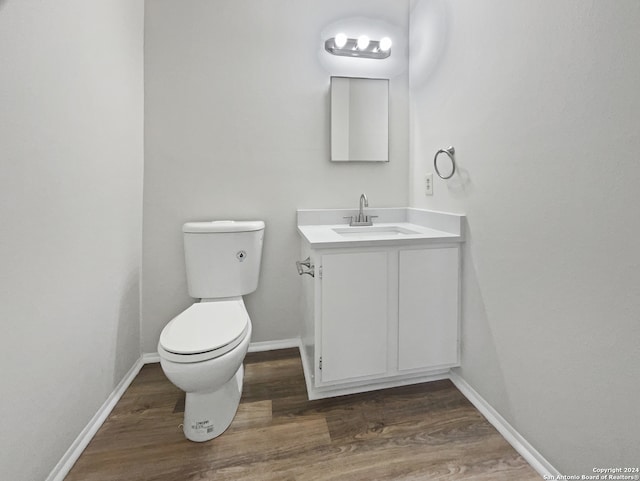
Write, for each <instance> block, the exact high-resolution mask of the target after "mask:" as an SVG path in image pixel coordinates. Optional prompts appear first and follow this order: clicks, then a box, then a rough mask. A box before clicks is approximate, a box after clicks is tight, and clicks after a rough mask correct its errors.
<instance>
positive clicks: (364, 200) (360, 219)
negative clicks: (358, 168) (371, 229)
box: [357, 194, 369, 222]
mask: <svg viewBox="0 0 640 481" xmlns="http://www.w3.org/2000/svg"><path fill="white" fill-rule="evenodd" d="M365 207H369V199H368V198H367V194H361V195H360V210H359V211H358V220H357V221H358V222H364V221H365V217H366V216H365V215H364V208H365Z"/></svg>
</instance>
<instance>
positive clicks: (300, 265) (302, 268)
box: [296, 257, 315, 277]
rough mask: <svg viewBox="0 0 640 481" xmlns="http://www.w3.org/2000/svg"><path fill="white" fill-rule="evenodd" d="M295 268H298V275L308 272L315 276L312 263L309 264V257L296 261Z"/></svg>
mask: <svg viewBox="0 0 640 481" xmlns="http://www.w3.org/2000/svg"><path fill="white" fill-rule="evenodd" d="M305 268H306V269H305ZM296 269H298V275H299V276H301V275H302V274H308V275H310V276H311V277H315V275H314V272H313V265H312V264H311V258H310V257H307V258H306V259H305V260H303V261H296Z"/></svg>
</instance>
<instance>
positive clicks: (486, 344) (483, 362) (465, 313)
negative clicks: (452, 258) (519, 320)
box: [455, 217, 512, 420]
mask: <svg viewBox="0 0 640 481" xmlns="http://www.w3.org/2000/svg"><path fill="white" fill-rule="evenodd" d="M464 229H465V243H464V244H463V250H462V292H463V297H462V326H461V331H462V350H461V367H459V368H456V369H455V370H456V372H457V373H458V374H459V375H460V376H461V377H462V378H463V379H464V380H465V381H466V382H468V383H469V384H470V385H471V386H472V387H473V388H474V389H476V386H479V385H492V386H493V388H494V389H493V393H494V395H495V393H497V396H496V398H495V399H487V401H488V402H489V403H490V404H491V405H492V406H494V407H496V408H497V409H498V411H499V412H500V413H501V414H502V416H503V417H505V418H506V419H508V420H510V419H512V413H511V401H510V400H509V398H508V394H507V391H506V389H505V379H504V373H503V370H502V367H501V366H502V363H501V360H500V356H499V353H498V350H497V348H496V341H495V339H494V337H493V331H492V329H491V322H490V319H489V316H488V315H487V308H486V305H485V301H484V296H483V294H482V277H481V273H479V272H478V267H477V265H476V262H475V257H474V254H473V246H474V242H473V232H472V229H471V226H470V225H469V218H468V217H467V218H466V219H465V226H464ZM487 377H488V378H490V380H489V382H488V383H487V381H486V380H482V378H487ZM479 380H480V382H479ZM479 394H480V395H482V396H484V395H486V393H483V392H479Z"/></svg>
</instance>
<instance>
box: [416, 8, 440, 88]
mask: <svg viewBox="0 0 640 481" xmlns="http://www.w3.org/2000/svg"><path fill="white" fill-rule="evenodd" d="M410 18H411V19H412V20H411V33H410V39H409V43H410V45H411V50H410V52H409V57H410V61H409V65H410V66H411V67H410V68H411V72H410V78H411V80H410V82H411V86H412V88H417V87H421V86H423V85H424V84H426V83H427V82H428V80H429V78H430V77H431V75H432V74H433V72H435V71H437V69H438V65H439V64H440V62H441V61H442V58H443V57H444V52H445V48H446V46H447V44H448V41H447V38H448V34H449V24H450V15H449V7H447V2H446V1H445V0H419V1H418V2H416V3H415V6H414V8H413V10H412V11H411V13H410Z"/></svg>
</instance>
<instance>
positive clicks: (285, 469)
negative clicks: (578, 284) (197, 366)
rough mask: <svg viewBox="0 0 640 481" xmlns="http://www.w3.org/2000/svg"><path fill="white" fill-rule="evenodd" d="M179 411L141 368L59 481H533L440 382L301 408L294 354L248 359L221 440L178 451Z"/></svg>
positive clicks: (161, 379) (168, 392)
mask: <svg viewBox="0 0 640 481" xmlns="http://www.w3.org/2000/svg"><path fill="white" fill-rule="evenodd" d="M183 411H184V394H183V393H182V392H181V391H180V390H179V389H177V388H176V387H174V386H173V385H172V384H171V383H170V382H169V381H168V380H167V379H166V378H165V376H164V374H163V373H162V369H161V368H160V365H159V364H149V365H146V366H144V367H143V368H142V370H141V371H140V374H138V376H137V377H136V379H135V380H134V382H133V383H132V384H131V386H130V387H129V389H128V390H127V392H126V393H125V394H124V396H123V397H122V399H121V400H120V402H119V403H118V404H117V406H116V407H115V409H114V410H113V412H112V413H111V414H110V415H109V417H108V419H107V420H106V422H105V423H104V425H103V426H102V427H101V428H100V430H99V431H98V433H97V434H96V436H95V437H94V439H93V440H92V441H91V443H90V444H89V446H87V449H86V450H85V452H84V453H83V454H82V456H80V459H79V460H78V462H77V463H76V465H75V466H74V467H73V469H72V470H71V472H70V473H69V475H68V476H67V477H66V478H65V479H66V481H80V480H82V481H93V480H100V481H109V480H127V481H136V480H145V481H196V480H200V481H202V480H259V481H270V480H274V481H275V480H278V481H294V480H295V481H302V480H304V481H307V480H308V481H315V480H323V481H325V480H349V481H350V480H363V481H364V480H366V481H371V480H459V479H472V480H492V481H494V480H495V481H500V480H510V481H511V480H534V479H535V480H539V479H541V478H540V477H539V476H538V475H537V474H536V472H535V471H534V470H533V469H532V468H531V467H530V466H529V465H528V464H527V463H526V461H524V460H523V459H522V457H520V455H518V454H517V453H516V451H515V450H514V449H513V448H512V447H511V446H510V445H509V444H508V443H507V442H506V441H505V440H504V439H503V438H502V436H500V434H499V433H498V432H497V431H496V430H495V429H494V428H493V427H492V426H491V425H490V424H489V423H488V422H487V421H486V420H485V419H484V418H483V417H482V415H481V414H480V413H479V412H478V411H477V410H476V409H475V408H474V407H473V406H472V405H471V404H470V403H469V401H467V400H466V398H465V397H464V396H463V395H462V394H460V392H459V391H458V390H457V389H456V388H455V387H454V386H453V384H451V382H449V381H437V382H433V383H428V384H419V385H414V386H407V387H401V388H394V389H386V390H383V391H375V392H371V393H365V394H355V395H350V396H342V397H337V398H332V399H324V400H318V401H308V400H307V397H306V390H305V384H304V377H303V374H302V365H301V362H300V357H299V354H298V351H297V349H286V350H281V351H271V352H266V353H253V354H249V355H248V356H247V358H246V361H245V381H244V391H243V396H242V401H241V403H240V407H239V409H238V414H237V415H236V417H235V419H234V421H233V423H232V424H231V426H230V427H229V429H228V430H227V431H226V432H225V433H224V434H223V435H222V436H220V437H218V438H216V439H214V440H211V441H208V442H205V443H193V442H190V441H187V440H186V439H185V438H184V436H183V434H182V428H181V427H180V424H181V423H182V416H183Z"/></svg>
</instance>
